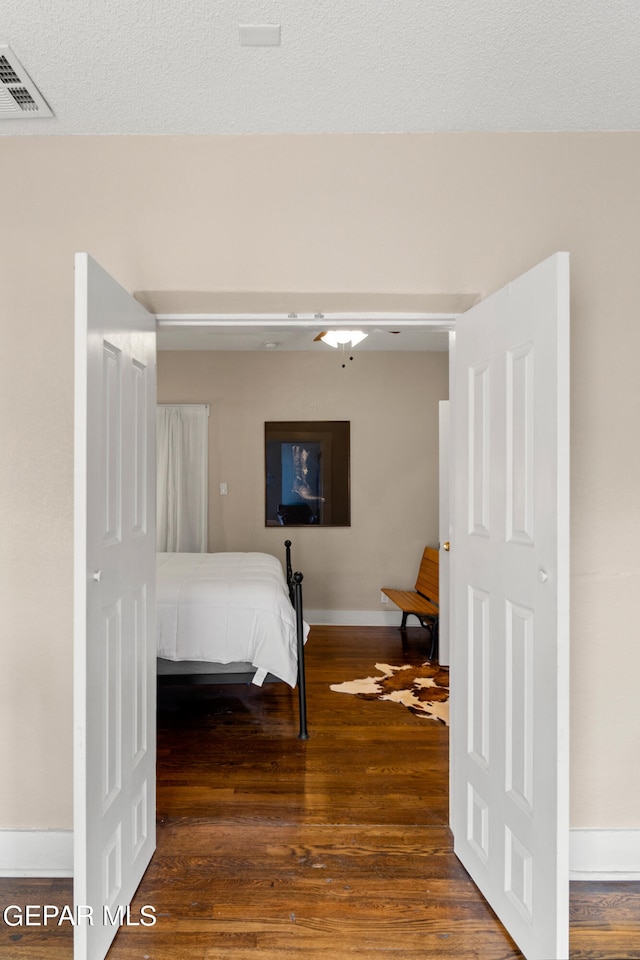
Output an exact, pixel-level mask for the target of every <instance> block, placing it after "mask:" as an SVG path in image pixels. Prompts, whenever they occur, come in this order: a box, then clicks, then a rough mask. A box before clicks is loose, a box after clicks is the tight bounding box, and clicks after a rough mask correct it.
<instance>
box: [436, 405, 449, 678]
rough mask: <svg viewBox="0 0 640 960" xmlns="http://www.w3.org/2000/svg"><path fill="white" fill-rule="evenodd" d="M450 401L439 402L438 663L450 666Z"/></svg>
mask: <svg viewBox="0 0 640 960" xmlns="http://www.w3.org/2000/svg"><path fill="white" fill-rule="evenodd" d="M449 402H450V401H449V400H440V402H439V403H438V417H439V434H438V487H439V496H438V500H439V523H438V526H439V531H440V532H439V537H438V538H439V540H440V552H439V557H438V608H439V610H440V613H439V616H438V649H439V654H438V661H439V663H440V665H441V666H443V667H448V666H449V656H450V654H449V630H450V624H449V541H450V540H451V530H450V513H449V442H450V440H449Z"/></svg>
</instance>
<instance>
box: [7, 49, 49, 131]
mask: <svg viewBox="0 0 640 960" xmlns="http://www.w3.org/2000/svg"><path fill="white" fill-rule="evenodd" d="M52 116H53V113H52V111H51V110H50V108H49V106H48V105H47V103H46V101H45V99H44V97H43V96H42V94H41V93H40V91H39V90H38V88H37V87H36V85H35V83H34V82H33V80H32V79H31V77H30V76H29V74H28V73H27V71H26V70H25V69H24V67H23V66H22V64H21V63H20V61H19V60H18V58H17V57H16V55H15V53H14V52H13V50H12V49H11V48H10V47H8V46H7V45H6V44H4V43H0V120H32V119H36V118H37V117H52Z"/></svg>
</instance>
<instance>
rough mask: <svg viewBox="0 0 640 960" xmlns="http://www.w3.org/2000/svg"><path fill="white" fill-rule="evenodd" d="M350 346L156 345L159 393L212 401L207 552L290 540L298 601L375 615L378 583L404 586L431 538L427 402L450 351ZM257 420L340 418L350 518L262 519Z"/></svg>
mask: <svg viewBox="0 0 640 960" xmlns="http://www.w3.org/2000/svg"><path fill="white" fill-rule="evenodd" d="M353 354H354V360H353V362H351V363H348V365H347V367H346V368H345V369H343V368H342V362H341V356H340V354H339V353H338V352H337V351H336V352H335V353H334V352H333V351H331V352H326V351H325V352H322V351H321V350H319V351H318V352H317V353H293V352H292V353H288V352H283V353H277V352H270V353H253V352H243V351H240V352H231V351H229V352H227V351H221V352H218V353H216V352H212V351H204V352H195V351H190V350H189V351H186V350H185V351H180V352H165V351H161V352H160V353H159V354H158V397H159V402H161V403H209V404H210V405H211V407H210V417H209V484H210V491H211V492H210V499H209V508H210V509H209V531H210V533H209V549H210V550H212V551H215V550H264V551H266V552H268V553H274V554H276V555H277V556H280V557H282V556H283V554H284V550H283V546H282V544H283V542H284V540H285V539H286V538H289V539H291V541H292V542H293V560H294V564H295V568H296V569H300V570H302V571H303V573H304V577H305V580H304V604H305V608H306V609H307V610H356V611H373V612H374V614H375V613H379V612H380V611H388V610H389V606H388V605H386V606H383V605H381V604H380V587H382V586H385V585H387V586H394V585H397V586H403V585H405V586H407V587H411V586H413V583H414V581H415V577H416V571H417V569H418V564H419V562H420V557H421V556H422V551H423V550H424V547H425V545H426V544H428V543H430V544H433V543H437V541H438V401H439V400H442V399H446V397H447V395H448V371H449V362H448V361H449V358H448V354H446V353H401V352H398V353H378V352H372V351H370V352H360V353H358V352H357V349H356V350H354V351H353ZM265 420H349V421H350V430H351V464H350V467H351V470H350V475H351V525H350V526H349V527H309V528H304V527H295V528H292V529H288V530H285V529H284V528H283V527H269V528H266V527H265V523H264V423H265ZM223 481H224V482H225V483H227V485H228V490H229V492H228V494H227V495H226V496H220V494H219V484H220V483H221V482H223ZM397 622H398V623H399V622H400V619H399V616H398V621H397Z"/></svg>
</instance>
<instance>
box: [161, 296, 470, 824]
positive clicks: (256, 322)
mask: <svg viewBox="0 0 640 960" xmlns="http://www.w3.org/2000/svg"><path fill="white" fill-rule="evenodd" d="M464 312H465V311H457V312H455V313H424V314H410V313H409V314H408V313H386V314H383V313H376V314H375V315H374V314H368V315H367V314H366V313H355V312H354V313H350V314H341V315H340V316H336V317H330V316H329V315H325V319H326V321H327V322H330V323H331V325H332V326H344V327H345V328H347V329H353V327H354V325H356V326H357V327H362V328H364V329H366V328H367V327H376V326H379V325H380V324H381V323H383V322H384V321H385V319H386V320H388V321H392V322H393V324H394V326H395V327H397V326H403V325H404V326H407V327H414V328H416V327H417V328H423V329H424V328H427V329H429V328H431V329H438V330H441V331H448V332H449V346H448V350H447V357H448V367H449V385H450V390H449V400H451V387H452V376H453V354H454V351H455V327H456V320H457V318H458V317H460V316H462V313H464ZM236 317H237V319H238V320H240V321H241V323H242V325H245V326H252V327H256V326H257V327H261V328H263V329H265V331H266V330H268V329H269V328H270V327H272V326H273V325H274V324H275V323H276V322H277V323H278V325H286V326H289V325H290V326H291V327H292V328H294V327H317V325H318V319H317V318H316V317H315V316H313V315H309V316H308V317H306V316H303V315H299V316H298V317H296V318H295V319H292V318H290V317H289V316H284V317H283V316H278V317H277V318H276V316H275V315H267V314H261V315H246V314H245V315H230V314H227V315H225V320H224V322H225V323H226V324H229V322H230V321H232V322H233V320H234V319H236ZM176 324H180V325H181V326H182V325H184V326H194V327H202V326H207V325H211V326H221V325H223V321H222V320H221V318H220V317H219V316H216V315H214V314H198V315H193V314H192V315H189V314H156V330H158V329H159V328H160V327H161V326H165V325H167V326H169V325H176ZM389 352H390V351H389ZM451 414H452V415H451V419H450V423H449V430H451V427H452V425H453V422H454V416H453V410H452V411H451ZM449 438H451V433H449ZM449 455H450V459H449V478H448V499H449V509H450V511H452V508H453V502H454V501H453V491H454V489H455V469H456V465H455V461H454V458H453V455H452V444H451V442H449ZM439 506H440V496H439ZM451 518H452V513H450V523H451ZM447 600H448V614H449V631H450V636H451V637H452V638H453V636H454V616H455V611H454V610H453V605H452V603H451V595H449V596H448V598H447ZM451 766H452V764H451V759H449V768H450V771H451ZM451 796H452V790H451V788H450V789H449V797H450V803H451ZM450 820H451V816H450Z"/></svg>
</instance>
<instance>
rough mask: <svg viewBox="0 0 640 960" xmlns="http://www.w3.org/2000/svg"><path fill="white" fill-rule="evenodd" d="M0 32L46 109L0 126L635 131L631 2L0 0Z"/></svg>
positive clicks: (636, 64) (637, 44) (637, 87)
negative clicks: (248, 36) (242, 34)
mask: <svg viewBox="0 0 640 960" xmlns="http://www.w3.org/2000/svg"><path fill="white" fill-rule="evenodd" d="M241 23H277V24H280V25H281V44H280V46H272V47H260V48H256V47H247V46H241V45H240V43H239V31H238V27H239V24H241ZM0 43H6V44H9V46H10V47H11V48H12V50H13V51H14V53H15V54H16V56H17V57H18V58H19V60H20V61H21V63H22V65H23V66H24V68H25V69H26V70H27V71H28V73H29V74H30V75H31V78H32V80H33V81H34V82H35V84H36V85H37V87H38V88H39V90H40V91H41V93H42V95H43V96H44V98H45V100H46V101H47V102H48V103H49V105H50V106H51V108H52V110H53V112H54V115H55V117H54V119H37V120H22V119H19V120H6V121H1V122H0V135H3V134H4V135H23V134H24V135H28V134H53V135H62V134H151V135H155V134H269V133H332V132H333V133H356V132H432V131H472V130H496V131H509V130H512V131H516V130H531V131H533V130H549V131H553V130H637V129H640V122H639V121H640V2H638V0H233V2H231V0H207V2H204V0H59V2H58V3H50V4H46V3H43V2H42V0H3V2H2V5H1V6H0Z"/></svg>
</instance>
